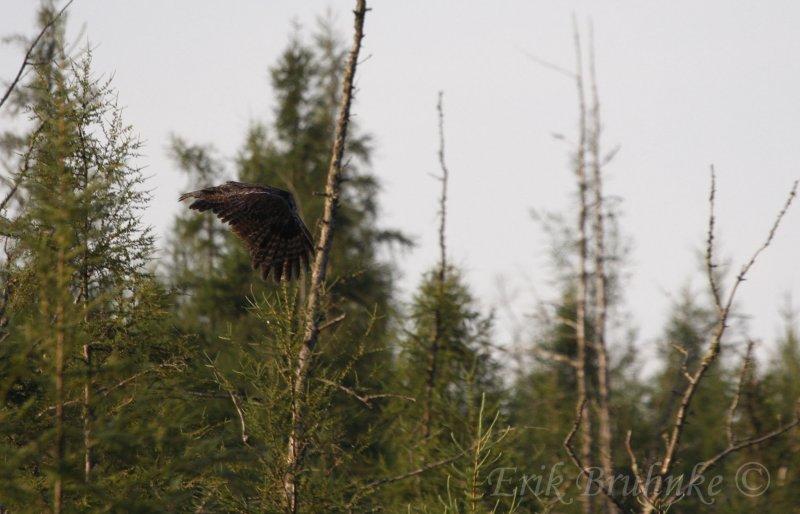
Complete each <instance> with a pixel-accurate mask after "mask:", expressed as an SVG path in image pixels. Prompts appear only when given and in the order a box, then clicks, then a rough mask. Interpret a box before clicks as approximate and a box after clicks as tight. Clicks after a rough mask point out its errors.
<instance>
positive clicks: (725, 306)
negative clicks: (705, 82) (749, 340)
mask: <svg viewBox="0 0 800 514" xmlns="http://www.w3.org/2000/svg"><path fill="white" fill-rule="evenodd" d="M711 177H712V181H711V193H710V195H709V203H710V205H711V213H710V215H709V231H708V240H707V248H706V272H707V273H708V275H709V277H708V279H709V283H710V284H711V288H712V291H714V292H715V293H714V294H718V292H719V289H718V286H717V284H716V282H715V279H714V278H713V276H712V275H713V274H714V265H713V243H714V210H713V207H714V197H715V192H716V180H715V175H714V171H713V168H712V174H711ZM797 187H798V183H797V181H795V183H794V184H793V185H792V188H791V190H790V192H789V195H788V197H787V199H786V201H785V203H784V205H783V207H782V208H781V210H780V212H779V213H778V215H777V217H776V218H775V221H774V222H773V224H772V227H771V228H770V231H769V233H768V234H767V238H766V239H765V241H764V243H763V244H762V245H761V246H760V247H759V248H758V249H757V250H756V251H755V252H754V253H753V255H752V256H751V257H750V260H748V261H747V262H746V263H745V265H744V266H742V269H741V271H740V272H739V274H738V275H737V277H736V280H735V281H734V284H733V287H732V288H731V290H730V292H729V293H728V295H727V298H726V300H725V301H724V302H723V301H721V299H720V301H718V302H717V300H716V299H715V302H717V303H718V307H717V309H718V319H717V323H716V327H715V328H714V332H713V335H712V338H711V343H710V344H709V347H708V349H707V350H706V352H705V354H704V355H703V358H702V359H701V361H700V364H699V366H698V367H697V369H696V370H695V371H694V372H693V373H687V375H686V376H687V380H688V384H687V385H686V388H685V389H684V391H683V393H682V395H681V401H680V404H679V405H678V410H677V412H676V414H675V419H674V420H673V423H672V428H671V430H670V433H669V436H668V437H667V445H666V448H665V450H664V455H663V457H662V459H661V466H660V468H659V472H658V473H659V478H660V479H661V480H659V481H657V482H656V486H655V487H654V488H653V491H652V492H651V493H650V494H649V495H648V498H647V503H648V505H647V506H645V509H644V510H643V513H644V514H649V513H650V512H652V511H653V510H654V508H655V507H653V505H654V504H655V503H656V501H657V500H658V499H659V497H660V496H661V493H662V491H663V483H664V481H663V478H664V477H665V476H666V475H667V474H668V473H669V472H670V470H671V469H672V466H673V464H674V461H675V454H676V452H677V451H678V446H679V445H680V441H681V437H682V435H683V431H684V428H685V425H686V416H687V413H688V411H689V407H690V406H691V403H692V399H693V398H694V395H695V392H696V391H697V388H698V387H699V385H700V383H701V381H702V380H703V378H704V377H705V376H706V373H707V372H708V370H709V368H710V367H711V366H712V364H714V362H716V360H717V358H718V357H719V353H720V348H721V344H722V338H723V336H724V335H725V331H726V329H727V327H728V319H729V317H730V312H731V307H732V305H733V301H734V299H735V297H736V292H737V291H738V289H739V286H740V285H741V283H742V282H744V280H745V279H746V277H747V273H748V272H749V271H750V269H751V268H752V267H753V265H754V264H755V262H756V260H757V259H758V257H759V255H761V253H762V252H763V251H764V250H765V249H766V248H767V247H768V246H769V245H770V244H771V243H772V240H773V239H774V237H775V234H776V232H777V230H778V227H779V226H780V223H781V221H782V220H783V218H784V216H785V215H786V212H787V211H788V210H789V207H790V206H791V204H792V202H793V200H794V198H795V196H796V194H797ZM735 401H736V404H738V399H735ZM733 408H734V410H735V408H736V405H733ZM798 423H800V421H798V420H797V419H796V420H795V421H794V422H792V423H790V424H789V425H787V426H783V427H780V428H778V429H776V430H774V431H773V432H770V433H768V434H766V435H764V436H761V437H757V438H753V439H748V440H746V441H742V442H741V443H737V444H731V443H730V441H729V445H728V447H727V448H726V449H725V450H723V451H722V452H720V453H719V454H717V455H716V456H714V457H712V458H711V459H709V460H707V461H705V463H704V465H703V466H700V467H699V470H705V469H708V468H709V467H710V466H712V465H714V464H716V463H717V462H718V461H719V460H721V459H723V458H724V457H725V456H727V455H729V454H730V453H733V452H735V451H738V450H741V449H743V448H746V447H748V446H752V445H754V444H759V443H761V442H765V441H768V440H770V439H772V438H774V437H777V436H778V435H781V434H783V433H784V432H786V431H787V430H789V429H791V428H792V427H794V426H796V425H797V424H798ZM728 436H729V439H733V435H732V431H731V430H729V434H728ZM690 483H691V481H690ZM679 497H680V496H677V497H672V498H670V499H668V500H666V501H676V499H677V498H679Z"/></svg>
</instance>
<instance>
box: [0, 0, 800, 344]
mask: <svg viewBox="0 0 800 514" xmlns="http://www.w3.org/2000/svg"><path fill="white" fill-rule="evenodd" d="M351 4H352V2H350V1H339V0H337V1H332V0H322V1H316V0H315V1H303V2H297V1H288V0H284V1H277V0H275V1H238V2H222V1H219V0H218V1H211V0H202V1H201V0H171V1H169V2H165V1H163V0H162V1H154V0H144V1H138V2H122V1H109V0H102V1H101V0H75V3H74V5H73V7H72V8H71V10H70V33H71V34H72V35H73V36H74V35H75V34H77V33H78V30H79V28H80V27H81V26H83V25H84V24H85V27H86V38H88V40H89V41H90V42H91V43H92V44H93V45H94V46H96V50H95V52H94V57H95V61H94V67H95V71H97V72H98V73H105V74H111V73H113V74H114V75H115V80H114V85H115V87H116V89H117V90H118V92H119V97H120V100H121V103H122V104H123V105H125V106H126V114H127V116H126V119H127V121H128V122H129V123H131V124H133V125H134V127H135V129H136V130H137V131H138V133H139V134H140V135H141V136H142V138H143V139H144V140H145V141H146V148H145V157H144V160H143V163H145V164H146V165H147V172H148V173H149V174H151V175H152V176H153V178H152V180H151V182H150V186H151V187H152V188H153V189H154V192H155V198H154V201H153V204H152V206H151V207H150V209H149V211H148V213H147V219H146V221H147V222H149V223H151V224H152V225H154V226H155V227H156V228H157V229H158V230H159V231H160V232H162V233H163V231H164V230H165V228H166V227H168V226H169V223H170V221H171V218H172V216H173V213H174V212H175V211H176V209H177V208H178V204H177V202H176V201H175V199H176V197H177V194H178V192H179V190H180V189H181V188H182V187H183V186H184V183H183V182H184V181H183V177H182V176H180V175H179V174H178V173H177V172H176V170H175V168H174V166H173V165H172V163H171V162H170V161H169V159H168V158H167V155H166V144H167V140H168V136H169V134H171V133H176V134H179V135H181V136H184V137H185V138H187V139H188V140H189V141H193V142H198V143H212V144H213V145H214V146H216V148H217V149H219V151H220V153H221V155H223V156H227V157H231V156H233V155H234V153H235V152H236V150H237V149H238V148H239V146H240V144H241V142H242V137H243V134H244V131H245V129H246V127H247V126H248V124H249V123H250V122H251V121H252V120H256V119H265V118H267V117H269V116H270V115H271V100H270V97H271V94H270V90H269V82H268V75H267V67H268V66H269V65H271V64H272V63H273V62H275V59H276V57H277V56H278V55H279V53H280V52H281V50H282V49H283V48H284V46H285V44H286V42H287V38H288V36H289V34H290V33H291V31H292V26H293V22H295V21H296V22H299V23H300V24H302V25H303V26H305V27H309V28H313V26H314V23H315V18H316V17H317V16H318V15H320V14H323V13H324V12H325V11H326V9H331V10H332V11H333V12H334V14H335V20H336V25H337V26H339V27H340V29H341V31H342V34H343V35H344V36H346V37H347V38H348V40H349V36H350V30H351V26H352V19H351V13H350V10H351V8H352V5H351ZM36 5H37V2H35V1H33V0H0V12H2V13H3V15H2V16H0V34H9V33H13V32H20V31H22V32H26V33H30V32H31V31H32V28H33V24H34V12H35V9H36ZM371 7H372V11H371V12H370V13H369V15H368V18H367V22H366V39H365V41H364V45H365V46H364V50H363V55H365V56H369V58H368V59H366V60H365V62H364V63H363V65H362V66H360V67H359V70H358V80H357V83H358V95H357V104H356V106H355V113H356V115H357V116H358V121H359V123H360V124H361V126H362V127H363V128H364V129H366V130H368V131H370V132H372V133H373V134H374V135H375V136H376V144H377V152H376V155H375V157H376V158H375V167H374V170H375V173H376V174H377V175H378V177H380V179H381V180H382V182H383V193H382V195H381V203H382V205H383V209H384V212H383V220H384V222H385V224H386V225H389V226H394V227H398V228H400V229H402V230H404V231H406V232H408V233H409V234H411V235H413V236H415V237H416V239H417V241H418V243H419V246H418V247H417V248H416V249H415V250H414V251H413V252H411V253H410V254H408V255H407V256H405V257H403V258H402V261H401V263H400V265H401V268H402V270H403V272H404V275H405V276H404V279H403V281H402V285H403V288H404V291H405V292H406V294H408V293H409V292H410V291H411V290H412V288H413V286H414V285H415V284H416V282H417V280H418V277H419V274H420V272H421V271H422V270H424V269H426V268H427V267H428V266H430V265H431V264H432V263H433V262H435V259H436V244H435V216H436V195H437V187H438V184H437V182H435V181H434V180H433V179H432V178H431V177H430V176H429V174H430V173H435V172H437V162H436V144H437V136H436V119H435V110H434V106H435V101H436V93H437V91H438V90H440V89H442V90H444V91H445V95H446V97H445V104H446V105H445V106H446V111H447V120H446V125H447V127H446V130H447V144H448V148H447V159H448V162H449V166H450V169H451V175H452V179H451V191H450V194H451V202H450V219H449V229H448V236H449V239H450V248H451V251H452V255H453V256H454V258H455V261H456V262H457V263H458V264H459V265H461V266H462V267H463V268H464V269H465V270H466V272H467V276H468V278H469V281H470V283H471V284H472V286H473V290H474V292H475V294H476V295H477V296H478V297H479V298H480V300H481V302H482V303H483V304H484V305H486V306H492V305H494V304H495V303H496V301H497V298H498V292H497V285H496V282H497V278H498V277H500V276H503V277H506V278H507V280H508V281H510V282H511V283H512V284H513V286H514V287H516V288H518V289H519V291H520V296H519V297H518V298H517V300H516V306H517V308H518V309H520V310H524V309H525V308H526V307H528V306H530V302H531V301H532V299H531V298H532V294H531V288H532V287H533V288H535V292H536V294H537V295H539V296H544V297H546V296H548V294H549V293H550V290H549V287H548V283H547V273H546V263H547V253H546V250H545V248H544V245H545V243H546V238H545V237H544V235H543V234H542V232H541V231H540V229H539V227H538V226H537V225H536V224H535V223H534V222H533V221H532V220H531V217H530V215H529V211H530V209H531V208H536V209H540V210H548V209H549V210H556V209H560V208H562V207H564V206H566V205H567V204H568V202H569V201H570V195H571V194H572V191H573V181H572V176H571V174H570V173H569V171H568V169H567V163H568V158H567V148H566V147H565V146H564V143H563V142H560V141H556V140H554V139H553V138H552V137H551V134H552V133H554V132H557V133H563V134H567V135H569V134H572V133H574V128H575V114H576V107H575V92H574V88H573V86H572V84H571V83H569V82H568V81H567V80H566V79H565V78H564V77H562V76H560V75H558V74H555V73H553V72H551V71H548V70H546V69H543V68H542V67H540V66H537V65H535V64H533V63H532V62H531V61H530V60H528V59H527V58H526V57H525V54H524V52H530V53H533V54H536V55H538V56H540V57H541V58H544V59H547V60H549V61H552V62H554V63H558V64H560V65H562V66H565V67H569V66H571V65H572V62H573V53H572V52H573V49H572V43H571V28H570V23H571V22H570V17H571V15H572V13H573V12H574V13H575V14H576V15H577V16H578V17H579V19H580V20H582V21H585V20H587V19H588V18H589V17H591V18H592V19H593V21H594V26H595V33H596V36H595V40H596V49H597V55H598V58H597V65H598V75H599V82H600V92H601V96H602V100H603V116H604V120H605V125H606V132H605V137H606V143H607V144H608V146H609V147H610V146H612V145H613V144H617V143H619V144H621V145H622V150H621V152H620V153H619V155H618V157H617V159H616V160H615V161H614V162H613V164H612V165H611V166H610V167H609V168H608V172H609V178H608V185H607V190H608V192H609V193H610V194H613V195H617V196H620V197H622V198H623V199H624V203H623V204H622V210H623V218H622V224H623V226H624V229H625V230H626V231H627V233H628V234H629V235H630V236H631V237H632V238H633V242H634V250H633V253H632V255H631V262H630V271H631V274H632V275H631V278H630V280H629V282H628V286H627V288H626V292H625V293H626V298H627V309H628V310H629V311H630V312H631V314H632V320H634V323H635V324H636V325H638V327H639V328H640V334H641V337H640V340H641V342H642V347H643V351H645V352H646V348H648V347H651V346H652V345H650V344H649V343H650V342H652V340H653V338H654V337H655V336H657V335H658V334H659V333H660V331H661V327H662V325H663V322H664V320H665V316H666V313H667V306H668V304H669V302H670V300H669V294H674V293H676V292H677V291H678V290H679V289H680V288H681V286H682V285H684V284H686V283H687V282H688V281H689V280H690V279H691V281H692V283H693V284H694V285H695V286H696V288H697V290H700V289H699V288H700V287H702V286H704V284H705V283H704V282H703V280H702V276H701V275H699V274H698V272H697V270H698V259H697V251H698V250H700V249H701V248H702V245H703V239H704V230H705V223H706V215H707V203H706V198H707V194H708V166H709V164H711V163H714V164H715V165H716V166H717V170H718V184H719V195H718V206H719V209H718V225H719V230H720V240H721V241H722V243H723V245H722V250H723V255H724V256H727V257H730V258H731V259H733V261H734V262H735V263H736V266H737V268H738V266H739V264H738V263H739V262H741V261H742V260H744V259H746V258H747V257H748V256H749V254H750V253H751V252H752V251H753V250H754V249H755V247H756V246H757V245H758V244H760V242H761V240H762V238H763V237H764V235H765V232H766V230H767V229H768V227H769V225H770V224H771V223H772V220H773V218H774V215H775V213H776V212H777V210H778V208H779V206H780V204H781V203H782V202H783V200H784V197H785V193H786V192H787V191H788V188H789V187H790V185H791V182H792V181H793V180H794V179H795V178H796V177H798V176H800V144H798V137H800V98H799V96H800V59H798V56H799V55H800V34H798V31H797V27H798V26H800V3H798V2H796V1H791V0H782V1H778V0H774V1H771V2H758V3H756V2H730V1H727V0H705V1H703V2H697V1H687V0H677V1H672V2H654V1H651V2H641V1H622V0H603V1H597V0H593V1H588V0H586V1H565V0H558V1H505V2H490V1H483V2H480V1H464V0H461V1H458V2H456V1H447V2H445V1H438V2H436V1H431V0H414V1H411V0H404V1H387V0H380V1H374V2H371ZM19 57H20V55H19V52H18V50H17V49H16V48H12V47H9V46H8V45H5V46H3V47H0V76H2V77H3V78H8V77H11V76H12V74H13V73H14V72H15V71H16V67H17V66H18V63H19ZM796 207H798V208H796V209H794V210H793V211H792V212H790V214H789V215H788V216H787V218H786V220H785V225H784V227H783V230H782V231H781V233H780V234H779V237H778V238H777V240H776V241H775V244H774V246H773V247H772V248H770V250H769V252H768V253H767V254H765V255H764V257H763V259H761V261H760V262H759V264H758V266H757V267H756V268H755V269H754V270H753V273H752V278H751V280H749V281H748V282H747V283H746V284H745V286H744V287H743V288H742V291H741V292H742V295H741V298H742V300H743V301H742V306H743V308H744V310H745V312H747V313H749V314H752V315H753V316H754V320H753V321H752V323H751V328H752V334H753V335H755V336H760V337H763V338H766V339H770V338H772V337H773V336H774V335H775V334H776V332H777V331H778V328H779V322H780V318H779V316H778V307H779V306H780V305H781V302H782V298H783V295H784V294H785V293H787V292H794V293H795V295H796V293H797V292H798V291H800V267H798V262H800V206H796ZM522 275H524V277H525V279H524V280H522V279H519V278H518V277H519V276H522ZM501 321H502V320H501Z"/></svg>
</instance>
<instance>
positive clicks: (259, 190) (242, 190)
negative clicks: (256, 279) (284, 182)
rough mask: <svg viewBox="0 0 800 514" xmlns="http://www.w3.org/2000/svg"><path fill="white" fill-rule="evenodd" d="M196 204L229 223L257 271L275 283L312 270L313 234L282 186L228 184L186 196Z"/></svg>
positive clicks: (194, 207) (180, 199) (196, 206)
mask: <svg viewBox="0 0 800 514" xmlns="http://www.w3.org/2000/svg"><path fill="white" fill-rule="evenodd" d="M189 198H192V199H194V201H193V202H192V203H191V204H190V205H189V208H190V209H194V210H196V211H200V212H205V211H211V212H213V213H214V214H216V215H217V217H218V218H219V219H220V220H222V221H223V222H225V223H227V224H229V225H230V226H231V229H232V230H233V232H234V234H236V235H237V236H238V237H239V238H240V239H242V240H243V241H244V243H245V245H247V249H248V250H249V251H250V258H251V261H252V265H253V269H254V270H255V269H259V270H261V278H263V279H264V280H266V279H267V277H268V276H269V275H270V274H271V275H272V278H273V279H274V280H275V281H276V282H280V281H281V279H283V280H287V281H288V280H292V279H294V278H297V277H299V276H300V270H301V269H303V270H308V267H309V261H310V259H311V255H312V253H313V249H314V243H313V240H312V238H311V233H310V232H309V231H308V228H307V227H306V226H305V224H304V223H303V220H302V219H300V215H299V214H298V212H297V204H295V201H294V197H293V196H292V194H291V193H290V192H288V191H284V190H283V189H278V188H277V187H270V186H259V185H256V184H245V183H243V182H226V183H224V184H222V185H220V186H215V187H207V188H205V189H200V190H199V191H192V192H191V193H184V194H182V195H181V196H180V198H179V201H183V200H187V199H189Z"/></svg>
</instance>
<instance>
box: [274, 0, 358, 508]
mask: <svg viewBox="0 0 800 514" xmlns="http://www.w3.org/2000/svg"><path fill="white" fill-rule="evenodd" d="M353 13H354V15H355V16H354V33H353V44H352V47H351V49H350V54H349V56H348V58H347V63H346V65H345V69H344V75H343V77H342V98H341V102H340V104H339V114H338V117H337V120H336V128H335V132H334V140H333V147H332V148H331V161H330V165H329V167H328V174H327V179H326V183H325V202H324V206H323V213H322V218H321V219H320V222H319V224H320V231H319V238H318V242H317V248H316V252H315V254H314V266H313V268H312V271H311V283H310V284H309V292H308V298H307V305H306V326H305V334H304V336H303V344H302V346H301V347H300V352H299V354H298V357H297V364H296V367H295V370H294V373H293V384H292V386H291V387H292V421H291V429H290V433H289V440H288V444H287V451H286V474H285V476H284V478H283V489H284V493H285V496H286V507H287V510H288V512H290V513H291V514H294V513H296V512H297V509H298V491H297V474H298V471H299V467H300V462H301V460H302V451H301V448H302V447H303V444H302V443H301V441H300V439H301V437H302V428H303V411H302V409H303V404H304V400H305V385H306V382H307V378H308V377H307V375H308V369H309V366H310V364H311V360H312V358H313V354H314V349H315V347H316V345H317V341H318V339H319V334H320V324H321V319H320V318H321V316H320V310H321V305H322V297H323V296H324V294H325V281H326V277H327V274H328V259H329V257H330V252H331V247H332V245H333V234H334V223H335V221H336V211H337V210H338V206H339V194H340V190H341V183H342V179H343V177H342V169H343V167H342V162H343V157H344V150H345V142H346V140H347V129H348V126H349V124H350V106H351V104H352V100H353V83H354V79H355V74H356V67H357V66H358V54H359V52H360V51H361V40H362V38H363V37H364V18H365V17H366V14H367V2H366V0H356V8H355V11H354V12H353Z"/></svg>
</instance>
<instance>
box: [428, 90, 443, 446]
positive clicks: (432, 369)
mask: <svg viewBox="0 0 800 514" xmlns="http://www.w3.org/2000/svg"><path fill="white" fill-rule="evenodd" d="M443 97H444V93H443V92H442V91H439V99H438V101H437V102H436V112H437V114H438V117H439V152H438V156H439V167H440V168H441V171H442V175H441V176H440V177H439V181H440V182H441V184H442V188H441V193H440V195H439V268H438V269H437V272H436V295H437V298H436V305H435V307H434V309H433V335H432V336H431V342H430V347H429V348H428V369H427V376H426V379H425V403H424V405H423V408H422V434H423V437H426V438H427V437H428V436H430V433H431V410H432V403H433V390H434V387H435V385H436V370H437V359H438V356H439V355H438V354H439V348H440V346H441V342H442V323H443V320H442V315H443V313H442V302H443V301H444V288H445V280H446V279H447V240H446V234H445V229H446V223H447V181H448V178H449V171H448V169H447V163H446V162H445V158H444V106H443Z"/></svg>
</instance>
